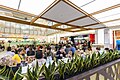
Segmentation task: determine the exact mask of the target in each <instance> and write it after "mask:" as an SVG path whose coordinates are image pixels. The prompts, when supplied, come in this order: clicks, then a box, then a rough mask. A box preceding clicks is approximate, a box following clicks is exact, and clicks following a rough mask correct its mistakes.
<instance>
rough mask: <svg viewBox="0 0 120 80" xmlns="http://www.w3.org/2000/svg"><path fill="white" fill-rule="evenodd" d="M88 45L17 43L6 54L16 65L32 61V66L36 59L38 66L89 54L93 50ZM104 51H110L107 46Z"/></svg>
mask: <svg viewBox="0 0 120 80" xmlns="http://www.w3.org/2000/svg"><path fill="white" fill-rule="evenodd" d="M90 48H91V47H88V48H86V49H84V47H80V45H77V46H76V45H74V44H55V45H53V44H51V45H37V46H34V45H17V47H15V46H12V47H8V48H7V52H6V54H7V55H9V56H12V60H14V61H16V63H17V66H18V67H19V66H21V65H22V66H25V65H26V63H32V66H35V65H36V61H38V64H39V66H41V65H42V64H44V63H45V62H46V63H49V62H50V61H52V60H54V59H56V60H59V59H64V58H68V59H72V58H73V56H74V55H75V54H76V55H79V56H82V57H85V55H86V54H91V53H92V52H93V51H92V49H90ZM105 51H112V50H111V49H110V50H109V48H105ZM98 52H99V53H102V51H101V50H100V48H96V53H98Z"/></svg>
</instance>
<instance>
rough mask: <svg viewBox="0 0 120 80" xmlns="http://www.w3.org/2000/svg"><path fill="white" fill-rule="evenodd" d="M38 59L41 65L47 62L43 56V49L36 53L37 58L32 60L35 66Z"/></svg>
mask: <svg viewBox="0 0 120 80" xmlns="http://www.w3.org/2000/svg"><path fill="white" fill-rule="evenodd" d="M36 61H38V65H39V66H42V65H43V64H44V63H45V62H46V60H45V59H44V58H43V53H42V51H40V52H39V54H36V55H35V60H34V61H33V62H32V66H33V67H34V66H35V65H36Z"/></svg>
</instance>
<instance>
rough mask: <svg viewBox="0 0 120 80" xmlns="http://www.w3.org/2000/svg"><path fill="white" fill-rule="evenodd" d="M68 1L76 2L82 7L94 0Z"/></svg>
mask: <svg viewBox="0 0 120 80" xmlns="http://www.w3.org/2000/svg"><path fill="white" fill-rule="evenodd" d="M70 1H71V2H73V3H74V4H76V5H77V6H78V7H83V6H86V5H87V4H89V3H92V2H94V1H95V0H70Z"/></svg>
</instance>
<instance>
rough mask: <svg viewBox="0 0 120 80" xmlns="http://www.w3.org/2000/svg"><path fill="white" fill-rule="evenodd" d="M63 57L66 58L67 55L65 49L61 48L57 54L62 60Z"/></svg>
mask: <svg viewBox="0 0 120 80" xmlns="http://www.w3.org/2000/svg"><path fill="white" fill-rule="evenodd" d="M63 57H66V53H65V51H64V48H60V50H59V51H57V53H56V58H57V59H62V58H63Z"/></svg>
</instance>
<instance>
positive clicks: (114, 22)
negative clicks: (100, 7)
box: [104, 20, 120, 27]
mask: <svg viewBox="0 0 120 80" xmlns="http://www.w3.org/2000/svg"><path fill="white" fill-rule="evenodd" d="M104 24H105V25H106V26H108V27H109V26H115V25H120V20H119V21H113V22H108V23H104Z"/></svg>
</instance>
